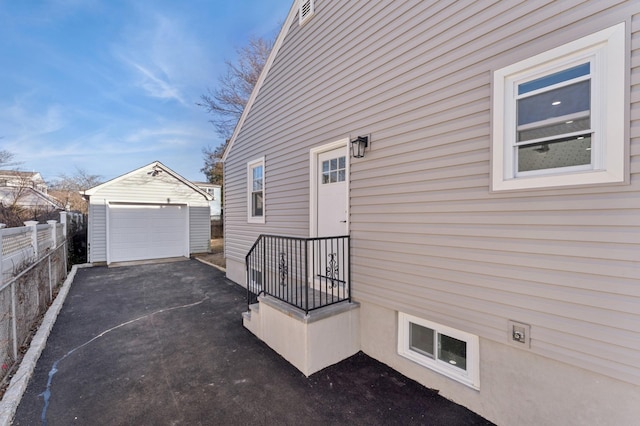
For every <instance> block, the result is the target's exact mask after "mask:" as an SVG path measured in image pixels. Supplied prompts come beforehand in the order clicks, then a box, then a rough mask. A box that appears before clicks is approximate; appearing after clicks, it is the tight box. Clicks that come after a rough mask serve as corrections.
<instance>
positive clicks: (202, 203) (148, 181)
mask: <svg viewBox="0 0 640 426" xmlns="http://www.w3.org/2000/svg"><path fill="white" fill-rule="evenodd" d="M84 195H85V197H86V198H87V199H88V200H89V229H88V236H87V237H88V242H89V261H90V262H91V263H107V264H110V263H113V262H129V261H136V260H151V259H164V258H172V257H189V255H190V254H192V253H199V252H206V251H208V250H209V242H210V239H211V223H210V220H211V219H210V211H209V209H210V207H209V202H210V201H211V196H210V195H209V194H207V193H206V192H204V191H203V190H201V189H200V188H198V187H197V186H195V185H193V184H192V183H191V182H189V181H188V180H186V179H184V178H183V177H182V176H180V175H179V174H177V173H176V172H174V171H172V170H171V169H169V168H168V167H167V166H165V165H164V164H162V163H160V162H158V161H156V162H153V163H151V164H149V165H147V166H144V167H141V168H139V169H137V170H134V171H132V172H129V173H127V174H125V175H122V176H120V177H117V178H115V179H113V180H110V181H108V182H105V183H103V184H101V185H98V186H96V187H94V188H91V189H89V190H87V191H85V192H84Z"/></svg>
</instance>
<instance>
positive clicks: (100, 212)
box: [88, 203, 107, 263]
mask: <svg viewBox="0 0 640 426" xmlns="http://www.w3.org/2000/svg"><path fill="white" fill-rule="evenodd" d="M88 236H89V238H88V239H89V262H91V263H94V262H106V261H107V207H106V206H105V205H104V204H93V203H91V204H90V205H89V235H88Z"/></svg>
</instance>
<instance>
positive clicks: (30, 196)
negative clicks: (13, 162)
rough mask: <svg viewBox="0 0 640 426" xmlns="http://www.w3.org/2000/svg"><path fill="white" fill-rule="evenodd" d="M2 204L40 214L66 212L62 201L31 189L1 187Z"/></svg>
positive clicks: (0, 201) (0, 202) (0, 199)
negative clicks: (57, 211)
mask: <svg viewBox="0 0 640 426" xmlns="http://www.w3.org/2000/svg"><path fill="white" fill-rule="evenodd" d="M0 204H2V205H3V206H4V207H11V206H16V207H19V208H21V209H25V210H31V211H35V212H40V213H44V212H50V211H56V210H64V206H63V205H62V203H60V201H58V200H56V199H55V198H53V197H50V196H49V195H47V194H46V193H43V192H40V191H39V190H37V189H34V188H31V187H17V186H0Z"/></svg>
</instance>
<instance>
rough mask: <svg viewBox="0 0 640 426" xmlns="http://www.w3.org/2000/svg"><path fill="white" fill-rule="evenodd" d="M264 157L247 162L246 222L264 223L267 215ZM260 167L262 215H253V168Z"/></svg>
mask: <svg viewBox="0 0 640 426" xmlns="http://www.w3.org/2000/svg"><path fill="white" fill-rule="evenodd" d="M264 163H265V162H264V157H260V158H258V159H255V160H252V161H249V162H248V163H247V222H248V223H265V221H266V219H265V218H266V216H267V197H266V185H265V165H264ZM258 167H262V215H261V216H254V215H253V193H254V192H255V191H253V170H254V169H256V168H258Z"/></svg>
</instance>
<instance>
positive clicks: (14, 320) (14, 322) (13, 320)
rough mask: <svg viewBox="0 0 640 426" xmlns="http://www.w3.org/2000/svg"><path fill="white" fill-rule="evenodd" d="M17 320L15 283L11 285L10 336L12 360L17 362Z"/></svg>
mask: <svg viewBox="0 0 640 426" xmlns="http://www.w3.org/2000/svg"><path fill="white" fill-rule="evenodd" d="M17 322H18V319H17V318H16V281H13V282H12V283H11V323H12V324H11V334H13V360H14V362H15V361H17V360H18V324H17Z"/></svg>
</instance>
